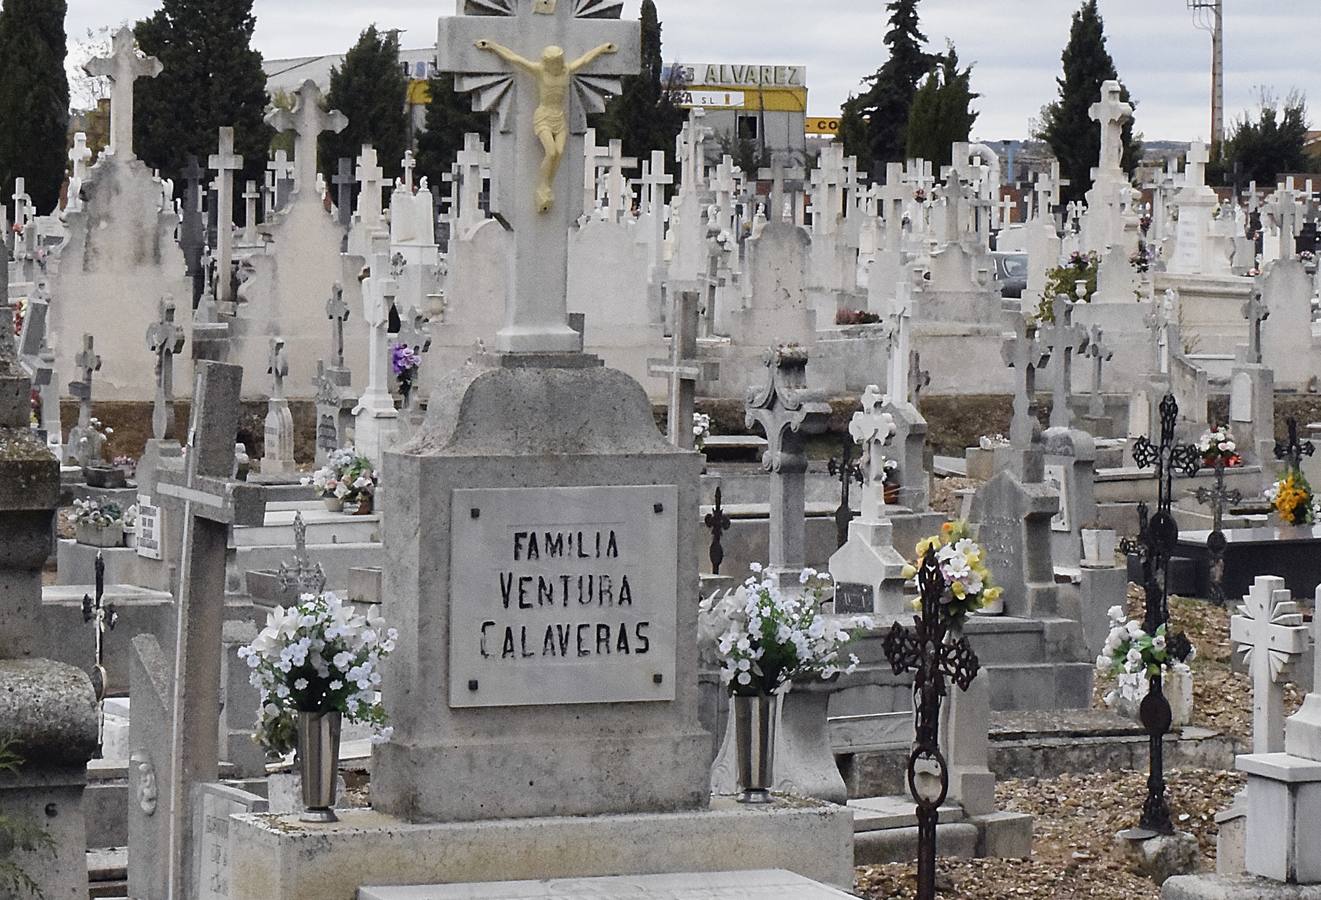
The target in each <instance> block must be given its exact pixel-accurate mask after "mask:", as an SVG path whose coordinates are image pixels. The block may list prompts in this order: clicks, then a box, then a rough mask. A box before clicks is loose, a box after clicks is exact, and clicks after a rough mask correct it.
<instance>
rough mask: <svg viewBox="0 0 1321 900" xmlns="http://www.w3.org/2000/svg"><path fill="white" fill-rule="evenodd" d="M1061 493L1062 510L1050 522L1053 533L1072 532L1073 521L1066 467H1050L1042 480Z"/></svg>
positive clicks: (1047, 467)
mask: <svg viewBox="0 0 1321 900" xmlns="http://www.w3.org/2000/svg"><path fill="white" fill-rule="evenodd" d="M1042 480H1043V481H1045V482H1046V484H1049V485H1051V486H1052V487H1054V488H1055V490H1057V491H1059V493H1060V510H1059V512H1057V513H1055V515H1054V516H1053V517H1052V518H1051V520H1050V530H1051V531H1071V530H1072V529H1073V521H1072V519H1071V518H1070V516H1069V499H1070V498H1069V479H1068V476H1067V474H1066V473H1065V471H1064V466H1061V465H1048V466H1046V467H1045V477H1044V478H1043V479H1042Z"/></svg>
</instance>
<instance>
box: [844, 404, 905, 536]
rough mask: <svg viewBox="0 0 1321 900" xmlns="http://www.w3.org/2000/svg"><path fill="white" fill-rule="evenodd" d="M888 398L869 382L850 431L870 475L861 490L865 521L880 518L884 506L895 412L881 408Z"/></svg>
mask: <svg viewBox="0 0 1321 900" xmlns="http://www.w3.org/2000/svg"><path fill="white" fill-rule="evenodd" d="M887 402H888V398H886V396H885V395H884V394H882V393H881V389H880V388H879V387H878V386H876V385H874V384H869V385H867V390H865V391H863V394H862V410H861V411H860V412H856V413H854V414H853V419H852V420H851V421H850V422H849V435H850V436H851V437H852V438H853V441H854V443H856V444H860V445H861V446H862V463H863V466H864V469H863V472H864V474H865V475H866V478H867V484H866V487H865V488H864V490H863V494H862V521H864V522H879V521H881V516H882V513H883V510H884V508H885V448H886V446H887V445H888V444H889V443H890V440H891V439H892V438H893V437H894V433H895V424H894V416H892V415H890V414H889V413H888V412H880V408H881V407H882V406H884V405H886V404H887Z"/></svg>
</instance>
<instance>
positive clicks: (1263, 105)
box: [1224, 90, 1314, 185]
mask: <svg viewBox="0 0 1321 900" xmlns="http://www.w3.org/2000/svg"><path fill="white" fill-rule="evenodd" d="M1306 148H1307V100H1306V98H1304V96H1303V95H1302V94H1300V93H1298V92H1293V93H1291V94H1289V96H1287V97H1286V98H1285V99H1284V103H1283V105H1281V104H1280V102H1279V101H1278V100H1277V99H1276V97H1275V96H1274V95H1273V94H1271V93H1270V92H1269V91H1264V90H1263V91H1262V92H1261V96H1260V98H1259V99H1258V102H1257V111H1256V116H1255V118H1253V117H1251V114H1250V113H1247V112H1245V113H1244V114H1243V115H1242V116H1241V117H1239V119H1238V120H1237V121H1235V122H1234V125H1233V127H1232V128H1231V129H1230V134H1229V139H1228V140H1226V141H1225V145H1224V168H1225V173H1224V177H1225V178H1226V179H1227V180H1228V181H1229V182H1232V181H1234V180H1237V181H1238V182H1239V183H1240V184H1246V183H1247V182H1250V181H1255V182H1257V184H1259V185H1272V184H1275V183H1276V182H1277V181H1278V180H1279V176H1280V175H1282V174H1284V173H1286V172H1307V171H1310V170H1311V167H1312V165H1313V164H1314V163H1313V160H1312V159H1311V158H1310V157H1309V156H1308V155H1307V149H1306Z"/></svg>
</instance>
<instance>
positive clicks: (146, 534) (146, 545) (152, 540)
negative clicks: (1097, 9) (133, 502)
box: [138, 494, 162, 559]
mask: <svg viewBox="0 0 1321 900" xmlns="http://www.w3.org/2000/svg"><path fill="white" fill-rule="evenodd" d="M161 535H162V529H161V508H160V507H159V506H155V505H153V504H152V502H151V498H150V497H148V496H147V495H146V494H138V556H141V557H143V558H144V559H160V558H161Z"/></svg>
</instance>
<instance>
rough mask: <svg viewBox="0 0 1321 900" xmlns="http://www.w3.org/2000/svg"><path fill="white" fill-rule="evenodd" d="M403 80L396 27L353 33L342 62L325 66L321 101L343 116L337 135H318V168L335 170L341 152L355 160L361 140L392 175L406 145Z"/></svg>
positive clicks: (406, 97)
mask: <svg viewBox="0 0 1321 900" xmlns="http://www.w3.org/2000/svg"><path fill="white" fill-rule="evenodd" d="M407 100H408V79H407V78H405V77H404V71H403V69H401V68H400V67H399V32H397V31H377V30H376V26H375V25H369V26H367V30H366V31H364V32H363V33H362V35H361V36H360V37H359V38H358V42H357V43H356V44H354V45H353V48H352V49H351V50H349V52H348V53H347V54H345V56H344V64H343V65H341V66H337V67H336V68H333V69H331V70H330V90H329V91H328V92H327V93H326V103H327V105H329V107H330V108H331V109H337V110H339V111H340V112H342V113H344V115H346V116H348V119H349V126H348V127H347V128H345V129H344V130H343V131H341V132H340V133H339V134H330V133H326V134H323V135H322V136H321V156H320V161H321V170H322V171H323V172H327V173H330V172H334V171H335V169H336V167H337V166H338V165H339V160H340V158H341V157H348V158H349V159H356V158H357V156H358V154H359V153H361V152H362V145H363V144H371V145H372V146H373V147H375V148H376V154H377V156H378V157H379V159H380V165H381V168H382V170H384V172H385V176H386V177H387V178H389V179H394V178H397V177H398V175H399V172H400V163H401V162H402V161H403V158H404V151H406V150H407V149H408V114H407V113H406V112H405V110H404V104H405V103H406V102H407Z"/></svg>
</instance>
